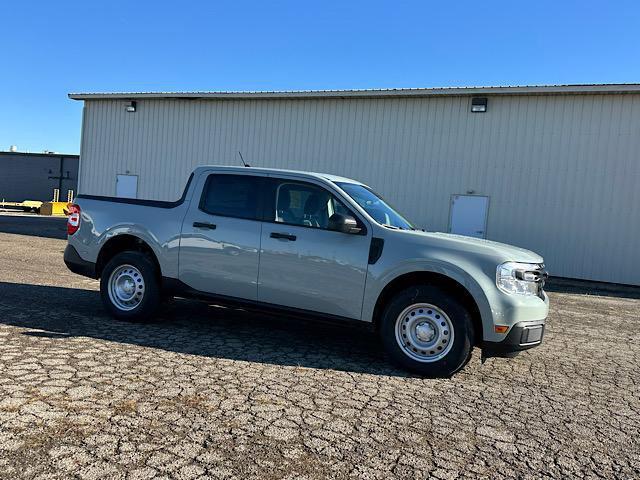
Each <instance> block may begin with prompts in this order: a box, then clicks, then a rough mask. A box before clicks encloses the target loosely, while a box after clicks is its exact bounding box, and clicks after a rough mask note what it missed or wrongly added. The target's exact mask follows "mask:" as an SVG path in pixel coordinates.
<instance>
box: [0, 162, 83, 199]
mask: <svg viewBox="0 0 640 480" xmlns="http://www.w3.org/2000/svg"><path fill="white" fill-rule="evenodd" d="M78 163H79V157H78V155H68V154H59V153H23V152H17V151H9V152H0V201H2V200H3V199H4V201H6V202H22V201H24V200H40V201H43V202H44V201H50V200H52V198H53V189H54V188H59V189H60V200H62V201H65V200H66V199H67V191H68V190H73V191H74V192H75V191H76V190H77V188H78Z"/></svg>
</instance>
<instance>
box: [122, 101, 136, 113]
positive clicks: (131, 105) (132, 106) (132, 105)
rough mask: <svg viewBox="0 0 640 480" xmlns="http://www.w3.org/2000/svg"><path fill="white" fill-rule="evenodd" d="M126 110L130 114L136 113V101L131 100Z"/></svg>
mask: <svg viewBox="0 0 640 480" xmlns="http://www.w3.org/2000/svg"><path fill="white" fill-rule="evenodd" d="M125 110H126V111H127V112H129V113H133V112H135V111H136V101H135V100H131V101H130V102H127V106H126V108H125Z"/></svg>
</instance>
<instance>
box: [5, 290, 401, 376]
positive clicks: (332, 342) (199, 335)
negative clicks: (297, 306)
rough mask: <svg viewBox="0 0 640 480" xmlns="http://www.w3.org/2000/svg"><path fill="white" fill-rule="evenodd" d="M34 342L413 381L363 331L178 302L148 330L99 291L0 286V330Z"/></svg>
mask: <svg viewBox="0 0 640 480" xmlns="http://www.w3.org/2000/svg"><path fill="white" fill-rule="evenodd" d="M1 325H11V326H14V327H20V328H24V329H27V330H26V331H24V332H22V334H23V335H24V336H26V337H29V338H33V339H34V341H41V340H42V339H48V340H52V341H58V342H65V341H68V340H69V339H72V338H82V337H87V338H93V339H99V340H105V341H108V342H117V343H121V344H129V345H137V346H142V347H149V348H157V349H162V350H166V351H171V352H176V353H182V354H190V355H200V356H203V357H214V358H220V359H227V360H241V361H247V362H259V363H268V364H274V365H282V366H295V367H308V368H319V369H334V370H341V371H348V372H357V373H369V374H374V375H392V376H402V377H410V376H411V375H410V374H407V373H406V372H404V371H402V370H400V369H397V368H395V367H394V366H392V365H391V364H390V363H388V361H387V360H386V359H385V357H384V354H383V352H382V348H381V346H380V344H379V342H378V340H377V337H376V336H375V335H374V334H373V333H372V332H370V331H369V330H368V329H366V328H363V327H362V326H359V325H357V324H356V325H351V324H344V325H332V324H324V323H322V322H316V321H310V320H301V319H292V318H285V317H276V316H271V315H269V316H268V315H264V314H260V313H255V312H247V311H243V310H237V309H228V308H224V307H220V306H215V305H209V304H207V303H202V302H196V301H186V300H181V299H176V300H174V301H172V302H170V303H169V304H168V305H167V306H166V307H165V308H162V309H161V314H160V315H159V317H158V318H157V319H156V320H155V321H153V322H150V323H143V324H141V323H128V322H121V321H117V320H114V319H112V318H111V317H109V316H108V315H107V314H106V313H105V312H104V310H103V308H102V304H101V302H100V297H99V294H98V292H96V291H92V290H80V289H73V288H63V287H53V286H43V285H27V284H15V283H6V282H0V326H1Z"/></svg>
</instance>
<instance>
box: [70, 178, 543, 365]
mask: <svg viewBox="0 0 640 480" xmlns="http://www.w3.org/2000/svg"><path fill="white" fill-rule="evenodd" d="M67 228H68V245H67V247H66V250H65V253H64V260H65V263H66V265H67V266H68V268H69V269H70V270H71V271H73V272H75V273H78V274H81V275H85V276H88V277H91V278H96V279H98V278H99V279H100V294H101V297H102V301H103V303H104V306H105V308H106V310H107V311H108V312H109V313H110V314H111V315H112V316H113V317H115V318H117V319H122V320H137V321H139V320H147V319H150V318H152V317H153V316H154V313H155V312H156V310H157V308H158V306H159V305H160V304H161V302H162V300H163V299H165V298H168V297H172V296H179V297H192V298H206V299H208V300H209V301H214V302H218V303H220V304H228V305H234V306H239V307H242V308H246V309H249V310H251V309H261V310H269V311H273V312H279V313H283V312H284V313H287V314H290V315H293V316H298V317H299V316H301V315H302V316H311V317H321V318H325V319H327V318H328V319H337V320H350V321H359V322H366V323H368V324H370V325H371V326H372V327H373V328H374V329H375V330H376V331H377V332H378V333H379V335H380V337H381V340H382V344H383V345H384V347H385V349H386V351H387V352H388V355H389V357H390V358H391V359H392V360H393V361H394V362H396V363H397V364H399V365H400V366H402V367H404V368H406V369H408V370H410V371H413V372H416V373H418V374H422V375H427V376H450V375H452V374H453V373H455V372H456V371H458V370H460V369H461V368H462V367H464V365H465V364H466V363H467V362H468V360H469V358H470V356H471V353H472V350H473V348H474V347H480V348H482V349H483V355H485V356H513V355H514V354H515V353H516V352H519V351H521V350H525V349H528V348H531V347H535V346H536V345H539V344H540V343H541V342H542V337H543V332H544V326H545V319H546V317H547V313H548V308H549V301H548V297H547V295H546V294H545V292H544V290H543V286H544V280H545V277H546V272H545V269H544V264H543V259H542V258H541V257H540V256H539V255H537V254H535V253H533V252H531V251H528V250H524V249H521V248H517V247H513V246H509V245H505V244H501V243H497V242H492V241H487V240H481V239H475V238H469V237H463V236H458V235H452V234H446V233H435V232H426V231H423V230H421V229H417V228H416V227H414V225H413V224H412V223H411V222H410V221H408V220H407V219H406V218H405V217H404V216H403V215H401V214H400V213H398V211H397V210H395V209H394V208H393V207H392V206H391V205H390V204H389V203H387V202H386V201H385V200H384V199H382V198H381V197H380V195H378V194H376V193H375V192H374V191H373V190H372V189H371V188H369V187H368V186H366V185H364V184H362V183H360V182H358V181H356V180H351V179H348V178H342V177H337V176H334V175H325V174H316V173H308V172H296V171H286V170H275V169H261V168H250V167H249V168H244V167H221V166H203V167H198V168H197V169H196V170H195V171H194V172H193V174H192V175H191V177H190V178H189V180H188V182H187V185H186V187H185V189H184V193H183V195H182V197H181V198H180V199H179V200H177V201H175V202H165V201H154V200H139V199H127V198H115V197H103V196H93V195H79V196H78V197H77V202H76V204H74V205H73V206H72V207H71V215H70V216H69V219H68V226H67Z"/></svg>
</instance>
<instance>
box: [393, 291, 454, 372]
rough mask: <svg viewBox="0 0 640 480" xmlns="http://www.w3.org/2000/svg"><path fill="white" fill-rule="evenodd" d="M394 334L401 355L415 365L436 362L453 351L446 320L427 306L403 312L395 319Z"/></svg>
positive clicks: (452, 336)
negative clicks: (414, 362) (412, 361)
mask: <svg viewBox="0 0 640 480" xmlns="http://www.w3.org/2000/svg"><path fill="white" fill-rule="evenodd" d="M395 330H396V342H398V345H399V346H400V349H401V350H402V352H403V353H404V354H405V355H407V356H408V357H409V358H411V359H412V360H415V361H417V362H422V363H431V362H437V361H438V360H440V359H442V358H444V357H445V356H446V355H447V354H448V353H449V352H450V351H451V348H452V347H453V340H454V331H453V324H452V323H451V320H450V319H449V316H448V315H447V314H446V313H445V312H444V311H443V310H442V309H440V308H438V307H436V306H435V305H431V304H429V303H415V304H413V305H410V306H408V307H407V308H405V309H404V310H403V311H402V313H400V315H398V318H397V319H396V328H395Z"/></svg>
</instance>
